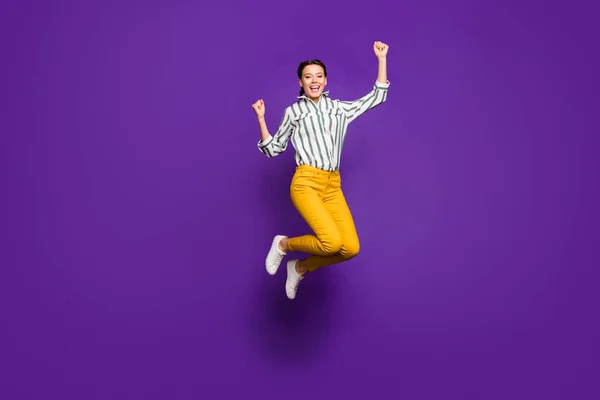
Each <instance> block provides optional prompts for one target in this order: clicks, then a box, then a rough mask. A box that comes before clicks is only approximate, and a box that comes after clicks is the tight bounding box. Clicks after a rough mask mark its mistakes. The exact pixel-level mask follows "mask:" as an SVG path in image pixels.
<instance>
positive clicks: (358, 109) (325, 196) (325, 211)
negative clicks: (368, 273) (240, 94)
mask: <svg viewBox="0 0 600 400" xmlns="http://www.w3.org/2000/svg"><path fill="white" fill-rule="evenodd" d="M388 48H389V47H388V45H386V44H385V43H382V42H375V43H374V44H373V50H374V52H375V55H376V56H377V60H378V64H379V65H378V73H377V80H376V82H375V85H374V87H373V89H372V90H371V91H370V92H369V93H368V94H366V95H365V96H363V97H361V98H360V99H357V100H354V101H342V100H337V99H336V100H333V99H330V98H329V97H328V93H327V92H324V88H325V86H326V85H327V68H326V67H325V64H324V63H323V62H322V61H320V60H310V61H304V62H302V63H301V64H300V66H299V67H298V83H299V84H300V87H301V89H300V96H299V97H298V99H299V100H298V102H297V103H294V104H292V105H291V106H288V107H287V108H286V109H285V111H284V115H283V118H282V120H281V123H280V125H279V128H278V129H277V132H276V133H275V135H273V136H271V135H270V134H269V130H268V129H267V124H266V122H265V103H264V101H263V100H262V99H261V100H258V101H257V102H256V103H254V104H252V108H253V109H254V112H255V113H256V116H257V118H258V125H259V127H260V135H261V140H260V141H259V142H258V148H259V150H260V151H261V152H263V153H264V154H265V155H266V156H267V157H275V156H277V155H279V154H281V153H283V152H284V151H285V149H286V148H287V145H288V142H289V141H290V139H291V141H292V145H293V146H294V149H295V150H296V151H295V156H294V157H295V160H296V164H297V166H296V172H295V174H294V176H293V178H292V181H291V185H290V195H291V199H292V202H293V204H294V206H295V207H296V209H297V210H298V212H299V213H300V215H301V216H302V218H304V220H305V221H306V223H307V224H308V225H309V227H310V228H311V229H312V231H313V232H314V235H304V236H298V237H291V238H288V237H287V236H285V235H276V236H275V238H274V239H273V242H272V244H271V249H270V250H269V253H268V254H267V258H266V268H267V272H268V273H269V274H271V275H274V274H275V273H276V272H277V269H278V268H279V265H280V263H281V260H282V259H283V257H284V256H285V255H286V254H287V253H288V252H290V251H300V252H304V253H308V254H310V255H311V256H310V257H308V258H307V259H303V260H290V261H288V262H287V280H286V284H285V291H286V294H287V297H288V298H289V299H294V298H295V297H296V291H297V289H298V284H299V283H300V281H301V280H302V279H304V275H305V274H306V273H307V272H313V271H315V270H317V269H318V268H321V267H324V266H327V265H332V264H338V263H341V262H343V261H346V260H349V259H351V258H353V257H355V256H356V255H357V254H358V251H359V247H360V245H359V240H358V235H357V233H356V228H355V226H354V220H353V218H352V214H351V212H350V209H349V208H348V204H347V203H346V199H345V197H344V193H343V191H342V188H341V178H340V158H341V153H342V146H343V143H344V139H345V137H346V131H347V129H348V125H349V124H350V123H351V122H352V121H354V120H355V119H356V118H358V117H359V116H360V115H362V114H364V113H365V112H366V111H368V110H371V109H373V108H374V107H376V106H378V105H379V104H381V103H383V102H384V101H385V100H386V98H387V91H388V87H389V84H390V82H389V81H388V80H387V65H386V61H387V59H386V57H387V52H388Z"/></svg>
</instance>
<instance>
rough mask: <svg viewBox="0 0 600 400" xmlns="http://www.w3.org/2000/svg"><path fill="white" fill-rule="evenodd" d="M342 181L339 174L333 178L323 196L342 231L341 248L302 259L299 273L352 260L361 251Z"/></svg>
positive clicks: (326, 206)
mask: <svg viewBox="0 0 600 400" xmlns="http://www.w3.org/2000/svg"><path fill="white" fill-rule="evenodd" d="M340 182H341V181H340V179H339V176H337V178H336V179H332V180H331V183H330V185H329V187H328V190H327V192H326V193H325V195H324V198H323V201H324V206H325V209H326V210H327V213H328V214H329V215H330V216H331V218H332V219H333V221H334V222H335V225H336V227H337V230H338V232H339V233H340V238H341V247H340V250H339V251H338V252H336V253H335V254H333V255H327V256H322V255H313V256H312V257H309V258H308V259H306V260H303V261H300V262H299V263H298V264H299V265H297V270H299V273H302V272H304V271H303V270H307V271H309V272H313V271H315V270H317V269H318V268H321V267H325V266H328V265H333V264H338V263H341V262H344V261H347V260H350V259H352V258H354V257H356V256H357V255H358V252H359V251H360V241H359V239H358V235H357V233H356V227H355V225H354V219H353V218H352V213H351V212H350V208H349V207H348V204H347V202H346V198H345V196H344V193H343V192H342V189H341V184H340ZM313 254H314V253H313Z"/></svg>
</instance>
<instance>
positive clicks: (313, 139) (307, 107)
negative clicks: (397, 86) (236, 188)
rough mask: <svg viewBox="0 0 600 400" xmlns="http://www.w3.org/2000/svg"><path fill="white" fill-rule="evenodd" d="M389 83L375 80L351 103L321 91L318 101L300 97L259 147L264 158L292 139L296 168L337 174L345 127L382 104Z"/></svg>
mask: <svg viewBox="0 0 600 400" xmlns="http://www.w3.org/2000/svg"><path fill="white" fill-rule="evenodd" d="M389 85H390V82H389V81H387V83H385V84H382V83H380V82H378V81H375V85H374V86H373V90H371V91H370V92H369V93H368V94H366V95H365V96H363V97H361V98H359V99H357V100H354V101H342V100H337V99H336V100H332V99H330V98H329V97H328V93H327V92H324V93H323V95H322V96H321V98H320V99H319V102H318V103H317V104H315V103H314V102H313V101H312V100H310V99H309V98H307V97H306V96H304V95H302V96H299V99H300V100H299V101H298V102H297V103H294V104H292V105H291V106H288V107H287V108H286V109H285V111H284V114H283V118H282V119H281V122H280V124H279V128H278V129H277V132H276V133H275V134H274V135H273V136H272V137H271V138H269V139H268V140H266V141H265V142H262V141H260V140H259V142H258V148H259V150H260V151H261V152H263V153H264V154H265V155H266V156H267V157H275V156H277V155H279V154H281V153H283V152H284V151H285V149H286V148H287V146H288V142H289V140H290V139H291V141H292V145H293V146H294V149H295V150H296V152H295V156H294V158H295V159H296V164H298V165H310V166H313V167H316V168H319V169H322V170H325V171H339V169H340V158H341V154H342V146H343V144H344V139H345V137H346V132H347V129H348V125H349V124H350V123H351V122H352V121H354V120H355V119H356V118H358V117H359V116H360V115H362V114H364V113H365V112H366V111H368V110H370V109H372V108H374V107H376V106H378V105H379V104H381V103H383V102H384V101H385V100H386V98H387V91H388V87H389Z"/></svg>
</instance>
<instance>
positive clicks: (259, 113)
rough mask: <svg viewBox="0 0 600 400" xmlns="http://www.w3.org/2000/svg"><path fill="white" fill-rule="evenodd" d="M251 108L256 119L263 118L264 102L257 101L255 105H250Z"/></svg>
mask: <svg viewBox="0 0 600 400" xmlns="http://www.w3.org/2000/svg"><path fill="white" fill-rule="evenodd" d="M252 108H253V109H254V112H255V113H256V116H257V117H264V116H265V102H264V101H263V100H262V99H260V100H257V101H256V103H254V104H252Z"/></svg>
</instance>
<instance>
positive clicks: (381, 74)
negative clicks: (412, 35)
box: [377, 57, 388, 85]
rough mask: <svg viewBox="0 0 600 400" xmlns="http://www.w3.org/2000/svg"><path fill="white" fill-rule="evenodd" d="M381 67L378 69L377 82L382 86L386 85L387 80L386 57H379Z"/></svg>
mask: <svg viewBox="0 0 600 400" xmlns="http://www.w3.org/2000/svg"><path fill="white" fill-rule="evenodd" d="M377 60H378V62H379V66H378V69H377V82H379V83H381V84H384V85H385V84H386V83H387V81H388V79H387V59H386V57H378V58H377Z"/></svg>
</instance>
